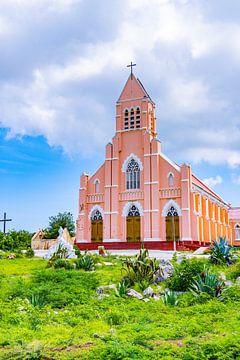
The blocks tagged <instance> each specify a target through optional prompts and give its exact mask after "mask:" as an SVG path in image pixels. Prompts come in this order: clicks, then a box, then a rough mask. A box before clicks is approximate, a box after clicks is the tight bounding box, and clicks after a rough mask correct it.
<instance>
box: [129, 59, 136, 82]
mask: <svg viewBox="0 0 240 360" xmlns="http://www.w3.org/2000/svg"><path fill="white" fill-rule="evenodd" d="M133 66H136V64H133V63H132V61H131V64H129V65H127V67H130V68H131V78H132V76H133V70H132V68H133Z"/></svg>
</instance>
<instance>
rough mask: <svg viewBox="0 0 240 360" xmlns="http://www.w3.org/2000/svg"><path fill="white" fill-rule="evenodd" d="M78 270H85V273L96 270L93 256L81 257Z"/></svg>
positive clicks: (77, 264)
mask: <svg viewBox="0 0 240 360" xmlns="http://www.w3.org/2000/svg"><path fill="white" fill-rule="evenodd" d="M75 264H76V269H83V270H85V271H92V270H94V268H95V267H94V261H93V258H92V256H91V255H88V254H84V255H81V256H80V257H79V258H78V259H77V260H76V261H75Z"/></svg>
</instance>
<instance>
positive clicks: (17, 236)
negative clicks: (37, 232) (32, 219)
mask: <svg viewBox="0 0 240 360" xmlns="http://www.w3.org/2000/svg"><path fill="white" fill-rule="evenodd" d="M32 235H33V234H31V233H30V232H28V231H25V230H20V231H16V230H9V231H8V232H7V233H6V234H4V233H2V232H0V250H4V251H20V250H26V249H28V248H30V247H31V238H32Z"/></svg>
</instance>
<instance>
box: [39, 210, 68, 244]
mask: <svg viewBox="0 0 240 360" xmlns="http://www.w3.org/2000/svg"><path fill="white" fill-rule="evenodd" d="M60 226H61V227H62V228H63V229H64V228H67V229H68V231H69V234H70V235H71V236H74V235H75V224H74V220H73V215H72V214H71V213H70V212H64V213H58V214H57V215H56V216H50V218H49V226H48V228H47V229H45V235H44V237H45V238H46V239H56V238H57V237H58V231H59V228H60Z"/></svg>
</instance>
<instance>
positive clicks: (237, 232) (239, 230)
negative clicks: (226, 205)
mask: <svg viewBox="0 0 240 360" xmlns="http://www.w3.org/2000/svg"><path fill="white" fill-rule="evenodd" d="M235 239H238V240H240V225H236V226H235Z"/></svg>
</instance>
